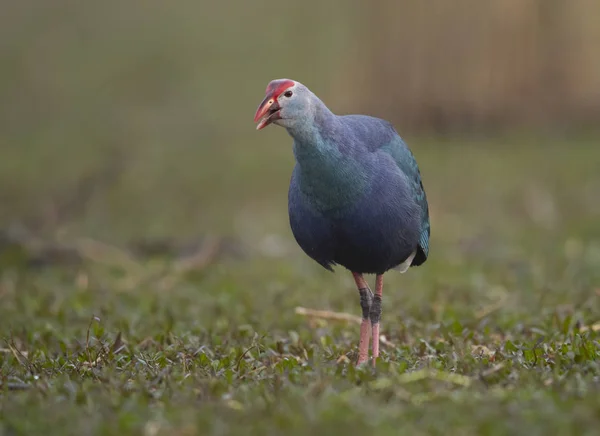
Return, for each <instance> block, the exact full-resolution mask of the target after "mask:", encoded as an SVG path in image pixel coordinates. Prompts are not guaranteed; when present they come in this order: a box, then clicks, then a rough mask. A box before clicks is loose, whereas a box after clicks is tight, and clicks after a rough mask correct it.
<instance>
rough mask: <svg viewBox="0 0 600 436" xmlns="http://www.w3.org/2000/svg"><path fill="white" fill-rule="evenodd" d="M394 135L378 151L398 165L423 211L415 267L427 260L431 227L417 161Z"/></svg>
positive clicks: (397, 136) (400, 139) (398, 137)
mask: <svg viewBox="0 0 600 436" xmlns="http://www.w3.org/2000/svg"><path fill="white" fill-rule="evenodd" d="M394 133H395V135H394V138H393V139H392V141H390V142H388V143H387V144H386V145H384V146H382V147H381V148H380V150H381V151H384V152H386V153H388V154H389V155H390V156H392V158H393V159H394V161H395V162H396V164H397V165H398V168H400V170H401V171H402V172H403V173H404V174H406V176H407V177H408V178H409V180H410V181H411V185H412V191H413V195H414V197H415V200H416V201H417V203H418V204H419V205H420V206H421V210H422V211H423V215H422V217H421V220H422V221H421V236H420V238H419V248H420V250H419V251H418V252H417V255H416V256H415V258H414V260H413V262H412V264H413V265H415V266H416V265H420V264H422V263H423V262H425V261H426V260H427V256H428V255H429V236H430V233H431V225H430V222H429V205H428V203H427V194H426V193H425V188H424V187H423V181H422V180H421V172H420V171H419V166H418V165H417V161H416V159H415V157H414V155H413V154H412V152H411V151H410V149H409V148H408V146H407V145H406V144H405V143H404V141H403V140H402V138H400V136H399V135H398V134H397V133H396V132H394Z"/></svg>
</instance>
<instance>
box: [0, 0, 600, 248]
mask: <svg viewBox="0 0 600 436" xmlns="http://www.w3.org/2000/svg"><path fill="white" fill-rule="evenodd" d="M598 13H600V7H599V6H598V5H597V4H596V3H595V2H592V1H587V2H586V1H574V2H568V3H567V2H555V1H533V0H528V1H517V0H506V1H502V2H500V1H497V2H489V3H487V2H478V1H469V0H463V1H459V2H453V3H452V4H450V3H448V2H444V1H441V0H440V1H433V2H427V4H425V3H424V2H418V1H406V2H383V1H378V2H370V3H368V4H367V3H364V2H357V1H343V2H342V1H332V2H327V3H322V2H317V1H311V0H308V1H304V2H295V3H291V2H290V3H287V2H286V3H273V2H267V1H256V2H240V1H223V2H198V1H175V2H162V1H157V0H145V1H135V0H134V1H125V2H121V1H119V2H117V1H111V0H109V1H106V2H90V1H72V0H56V1H53V2H52V3H50V2H41V1H35V0H24V1H19V2H8V1H5V2H2V14H1V15H0V65H1V69H0V204H1V205H2V206H1V208H0V224H1V225H2V227H6V226H8V225H10V224H11V223H14V222H27V223H31V225H30V227H31V226H33V227H35V228H34V229H33V230H35V231H37V232H42V233H45V232H55V231H57V229H61V230H63V231H69V232H71V233H72V234H75V235H81V234H85V235H90V236H95V237H100V238H103V239H117V240H119V239H122V238H125V237H148V236H152V235H161V236H164V235H167V236H172V235H175V234H179V235H183V236H185V235H187V236H189V235H194V234H197V233H199V232H200V233H202V232H207V231H213V232H225V233H244V234H250V233H252V232H254V233H255V234H256V235H259V234H263V233H265V232H268V231H269V229H272V228H276V229H278V231H280V232H281V231H285V225H286V224H287V223H285V222H284V219H282V217H284V212H285V208H286V204H285V202H286V198H285V195H286V191H287V184H288V181H289V175H290V173H291V168H292V165H293V159H292V153H291V147H290V145H291V142H290V139H289V138H288V137H287V135H286V134H285V132H284V131H283V130H282V129H277V128H271V129H268V130H266V131H262V132H255V131H254V130H253V129H254V125H253V123H252V117H253V115H254V111H255V109H256V106H257V105H258V103H259V102H260V101H261V99H262V97H263V93H264V88H265V86H266V84H267V83H268V82H269V81H270V80H272V79H274V78H280V77H289V78H293V79H296V80H299V81H301V82H303V83H305V84H306V85H307V86H309V87H310V88H311V89H312V90H313V91H314V92H315V93H316V94H317V95H319V96H320V97H321V98H322V99H323V100H324V101H325V102H326V104H328V105H329V106H330V107H331V108H332V109H333V110H334V111H335V112H337V113H356V112H358V113H369V114H373V115H376V116H380V117H383V118H386V119H388V120H390V121H392V122H393V123H394V124H395V126H396V128H397V129H398V130H399V132H400V133H401V134H402V135H403V136H404V137H405V138H406V139H408V140H409V141H410V142H409V145H411V146H412V148H413V149H414V150H415V154H416V155H417V157H418V158H419V160H420V162H421V165H422V167H423V173H424V178H425V184H426V188H427V189H428V191H430V192H431V194H430V195H431V202H432V209H433V213H434V215H435V214H436V213H441V212H443V210H444V199H443V198H444V197H446V194H445V192H443V190H444V189H446V188H447V184H448V183H452V182H453V181H454V182H456V183H458V182H459V179H460V178H461V177H467V176H468V177H469V178H470V175H466V174H465V173H464V166H465V165H464V163H465V162H467V161H469V160H470V159H476V157H473V156H478V155H479V154H485V153H484V152H482V151H481V149H482V148H484V147H485V146H487V144H486V142H487V141H488V139H489V138H493V139H494V141H493V142H494V143H493V144H492V146H493V147H495V148H506V149H507V150H508V149H510V147H511V146H512V147H514V148H517V149H518V152H526V151H524V150H523V148H525V147H528V146H530V145H531V144H532V143H538V144H541V145H542V149H538V151H536V152H535V153H539V154H544V153H546V152H548V151H547V150H545V149H544V148H545V145H544V144H546V141H547V140H548V138H556V135H560V137H561V138H562V137H563V136H564V135H565V134H567V135H570V134H573V133H576V134H577V135H579V136H580V135H581V133H582V132H587V133H589V130H590V129H593V128H596V127H597V126H598V119H599V117H600V51H598V50H597V41H598V40H599V38H600V26H598V25H597V24H598V23H597V18H596V17H597V16H598ZM524 131H526V132H530V133H531V132H534V136H535V137H536V138H537V139H536V140H533V141H532V140H526V141H523V140H522V138H523V136H522V135H521V136H520V137H518V138H517V139H515V138H513V137H508V138H507V137H502V138H503V139H500V136H499V134H500V133H502V134H506V133H507V132H513V133H514V132H521V133H522V132H524ZM539 132H543V133H544V135H546V136H544V137H542V138H540V137H539ZM521 133H520V134H521ZM465 135H469V136H470V137H471V138H473V136H474V135H477V138H481V137H484V138H486V139H485V140H484V141H479V142H477V143H475V144H471V145H472V147H469V146H468V145H469V141H467V140H465V139H464V138H465ZM528 135H529V134H528ZM529 136H530V135H529ZM426 137H427V138H429V139H428V140H426V139H425V138H426ZM432 138H434V139H433V140H432ZM457 138H459V139H458V140H456V139H457ZM450 143H452V146H451V147H450ZM515 144H516V147H515ZM563 146H564V147H565V148H569V149H571V151H573V152H575V151H574V149H576V146H575V145H574V144H573V142H564V143H563ZM559 148H560V147H559ZM515 152H516V151H515ZM507 153H508V151H507ZM446 155H452V157H449V156H446ZM446 157H449V158H450V159H453V158H454V159H455V160H456V164H457V165H459V166H458V167H454V168H451V167H449V166H448V163H449V162H447V161H446ZM484 159H485V157H484ZM544 160H545V159H540V161H544ZM471 162H472V166H474V167H476V166H477V165H478V162H477V161H476V160H475V161H471ZM590 164H591V163H590ZM438 166H442V167H445V169H444V168H443V169H438ZM459 169H460V171H458V170H459ZM573 170H576V169H575V168H573ZM443 171H446V173H443ZM473 171H476V169H473ZM507 171H511V170H510V169H507ZM567 171H568V169H567V168H565V169H564V172H567ZM507 176H508V174H507ZM481 182H482V183H479V184H477V185H470V186H469V187H468V189H471V190H473V191H474V192H468V191H463V192H460V193H459V192H456V195H457V196H469V195H475V196H476V195H478V193H480V192H481V190H482V189H490V187H489V186H488V188H486V186H485V185H486V183H485V182H484V181H483V180H482V181H481ZM590 183H591V182H590ZM490 184H491V182H490ZM593 186H594V187H595V186H596V185H593ZM582 189H584V190H585V189H592V190H593V189H594V188H592V187H589V186H588V187H587V188H586V187H585V186H584V187H582ZM586 192H587V191H586ZM457 211H458V210H457ZM457 211H456V212H457ZM275 212H277V213H275ZM274 213H275V214H274ZM462 214H463V215H465V211H464V210H463V211H462ZM440 220H443V218H441V217H439V216H434V226H433V228H434V231H433V235H434V237H437V236H438V235H439V234H440V231H438V229H440V226H442V228H443V226H444V222H443V221H442V222H440ZM478 225H481V223H479V224H478ZM286 235H287V236H289V232H287V233H286ZM434 253H435V250H434Z"/></svg>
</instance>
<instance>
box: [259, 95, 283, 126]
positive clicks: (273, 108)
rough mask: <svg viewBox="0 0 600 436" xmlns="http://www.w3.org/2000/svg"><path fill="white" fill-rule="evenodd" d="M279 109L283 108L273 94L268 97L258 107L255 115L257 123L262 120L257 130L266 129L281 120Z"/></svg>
mask: <svg viewBox="0 0 600 436" xmlns="http://www.w3.org/2000/svg"><path fill="white" fill-rule="evenodd" d="M279 109H281V106H279V103H278V102H277V99H276V98H275V97H274V96H273V95H272V94H271V95H267V96H266V97H265V99H264V100H263V101H262V102H261V103H260V105H259V106H258V109H257V110H256V114H255V115H254V122H255V123H256V122H258V121H259V120H260V123H258V126H256V130H260V129H264V128H265V127H267V126H268V125H269V124H271V123H272V122H273V121H275V120H280V119H281V116H280V115H279Z"/></svg>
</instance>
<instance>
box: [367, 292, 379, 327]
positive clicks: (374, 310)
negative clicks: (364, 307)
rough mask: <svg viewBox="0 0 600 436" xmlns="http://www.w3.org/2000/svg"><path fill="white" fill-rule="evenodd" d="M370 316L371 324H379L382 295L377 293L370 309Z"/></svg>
mask: <svg viewBox="0 0 600 436" xmlns="http://www.w3.org/2000/svg"><path fill="white" fill-rule="evenodd" d="M369 318H370V319H371V324H378V323H379V321H381V296H380V295H375V296H374V297H373V301H372V303H371V309H370V310H369Z"/></svg>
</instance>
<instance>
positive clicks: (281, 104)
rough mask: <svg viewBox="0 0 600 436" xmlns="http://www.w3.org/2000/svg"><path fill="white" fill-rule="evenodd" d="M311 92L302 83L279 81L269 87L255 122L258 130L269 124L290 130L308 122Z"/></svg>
mask: <svg viewBox="0 0 600 436" xmlns="http://www.w3.org/2000/svg"><path fill="white" fill-rule="evenodd" d="M311 109H312V105H311V92H310V91H309V90H308V88H306V86H304V85H302V84H301V83H300V82H296V81H294V80H289V79H277V80H273V81H271V82H270V83H269V84H268V85H267V90H266V96H265V99H264V100H263V101H262V102H261V103H260V105H259V106H258V109H257V110H256V114H255V115H254V122H255V123H258V125H257V126H256V130H260V129H263V128H265V127H267V126H268V125H269V124H271V123H273V124H277V125H278V126H281V127H285V128H289V127H293V126H294V125H295V124H296V123H298V122H301V121H303V120H306V119H307V118H308V117H309V116H310V113H311Z"/></svg>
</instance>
